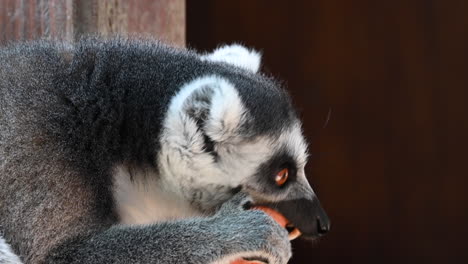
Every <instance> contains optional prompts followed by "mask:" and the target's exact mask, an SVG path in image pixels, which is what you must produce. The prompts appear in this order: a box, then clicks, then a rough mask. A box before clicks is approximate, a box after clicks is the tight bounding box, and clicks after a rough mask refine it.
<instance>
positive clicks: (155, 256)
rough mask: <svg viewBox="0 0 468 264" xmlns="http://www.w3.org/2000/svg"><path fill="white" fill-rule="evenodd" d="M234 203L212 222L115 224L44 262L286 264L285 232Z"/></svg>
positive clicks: (263, 217) (256, 212) (53, 253)
mask: <svg viewBox="0 0 468 264" xmlns="http://www.w3.org/2000/svg"><path fill="white" fill-rule="evenodd" d="M236 199H237V200H236ZM238 204H239V199H238V198H235V199H234V200H233V201H231V202H228V204H227V205H224V206H223V208H222V209H221V210H220V212H219V213H218V214H216V215H215V216H213V217H210V218H194V219H189V220H181V221H175V222H166V223H160V224H152V225H146V226H114V227H112V228H110V229H108V230H106V231H104V232H101V233H99V234H96V235H94V236H91V237H89V238H87V239H83V240H81V241H78V242H76V241H75V242H70V243H68V244H67V245H63V246H62V247H61V248H59V249H57V250H56V251H54V252H52V253H51V254H50V256H49V258H48V260H47V263H51V264H52V263H53V264H62V263H63V264H65V263H67V264H72V263H87V264H94V263H96V264H97V263H99V264H107V263H115V264H120V263H122V264H127V263H142V264H143V263H144V264H146V263H148V264H149V263H187V264H207V263H213V264H221V263H222V264H228V263H231V262H233V261H234V260H236V259H239V258H246V259H249V260H259V261H262V262H265V263H269V264H285V263H287V261H288V259H289V258H290V256H291V249H290V243H289V240H288V237H287V236H288V234H287V232H286V231H285V229H284V228H282V227H280V226H279V225H278V224H276V222H274V220H273V219H272V218H270V217H269V216H267V215H266V214H265V213H263V212H261V211H257V210H253V211H245V210H242V209H239V208H238V207H239V206H238Z"/></svg>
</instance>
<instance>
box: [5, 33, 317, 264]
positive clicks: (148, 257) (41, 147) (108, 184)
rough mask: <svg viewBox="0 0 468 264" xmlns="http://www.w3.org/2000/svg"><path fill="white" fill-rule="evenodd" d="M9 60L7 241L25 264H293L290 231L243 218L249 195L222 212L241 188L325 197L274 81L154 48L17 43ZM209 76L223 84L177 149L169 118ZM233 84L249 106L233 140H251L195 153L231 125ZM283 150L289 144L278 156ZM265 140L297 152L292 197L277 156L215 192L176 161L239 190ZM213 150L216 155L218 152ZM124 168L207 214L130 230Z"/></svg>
mask: <svg viewBox="0 0 468 264" xmlns="http://www.w3.org/2000/svg"><path fill="white" fill-rule="evenodd" d="M0 62H1V64H2V65H1V67H0V186H2V188H1V190H0V201H1V203H0V223H1V225H0V233H3V235H4V237H5V238H6V239H7V240H8V241H9V243H10V245H11V247H12V249H13V250H14V252H15V253H17V254H18V255H19V256H20V258H21V259H22V260H23V261H24V262H25V263H228V262H226V261H229V260H230V258H232V257H253V258H256V257H261V259H267V260H268V261H269V262H270V264H274V263H278V264H280V263H286V262H287V260H288V259H289V257H290V255H291V252H290V244H289V241H288V240H287V233H286V232H285V230H284V229H283V228H280V227H279V226H278V225H277V224H276V223H274V222H272V220H271V219H270V218H269V217H267V216H266V215H265V214H264V213H262V212H258V211H245V210H243V209H240V207H239V206H240V204H241V203H242V201H243V200H245V199H246V198H245V195H244V194H239V195H238V196H235V198H234V199H233V200H231V202H228V203H227V204H225V205H224V206H223V207H222V208H221V209H220V210H218V209H219V207H220V206H221V204H223V203H224V202H225V201H226V200H228V199H230V198H231V197H232V196H233V195H234V193H235V191H234V189H235V190H238V189H239V188H236V187H241V188H243V189H244V190H245V191H246V192H248V193H249V194H250V195H251V196H252V197H256V200H255V201H254V202H259V201H262V202H265V203H266V202H277V201H279V200H292V201H296V200H299V199H302V200H304V199H306V200H307V199H308V201H309V200H310V201H312V200H315V196H314V194H313V191H312V189H311V188H310V186H309V185H308V184H307V182H306V181H305V176H304V173H303V166H304V163H305V161H303V159H304V156H305V150H304V149H302V146H303V145H304V144H303V142H302V137H300V131H299V130H300V129H299V130H297V129H296V130H294V131H295V132H294V133H295V134H294V133H293V132H291V135H293V134H294V135H295V136H294V137H291V138H292V139H290V138H288V137H287V136H285V134H287V133H286V131H290V130H288V129H287V128H297V127H298V126H299V124H300V123H299V121H298V119H297V117H296V114H295V112H294V110H293V108H292V106H291V102H290V100H289V97H288V95H287V93H286V92H285V90H283V89H282V88H281V87H280V86H279V85H278V84H277V83H276V82H275V81H274V80H273V79H271V78H269V77H267V76H264V75H262V74H257V73H255V72H252V71H250V70H246V69H244V68H238V67H235V66H232V65H229V64H227V63H224V62H216V61H209V60H206V59H204V58H203V57H202V56H201V55H198V54H197V53H195V52H192V51H186V50H178V49H175V48H171V47H167V46H165V45H162V44H160V43H158V42H154V41H150V40H127V39H113V40H101V39H98V38H85V39H82V40H81V41H79V42H78V43H76V44H74V45H69V44H66V43H57V42H47V41H36V42H31V43H22V44H15V45H11V46H9V47H6V48H2V49H1V50H0ZM256 67H257V68H258V65H257V66H256ZM256 67H250V68H253V69H256ZM247 68H249V67H247ZM201 76H218V77H219V78H221V79H220V80H221V81H222V82H221V84H213V85H211V84H210V87H206V89H202V90H199V91H201V93H199V94H196V93H195V94H194V95H193V96H192V97H190V98H192V99H193V100H194V101H193V102H195V103H193V102H192V103H191V104H189V103H186V104H184V108H183V109H182V110H181V111H183V112H184V113H186V114H187V115H188V118H189V119H191V120H193V122H195V124H196V125H197V128H196V129H195V130H194V131H193V130H192V131H191V132H193V135H191V136H190V137H189V138H187V139H186V140H189V139H190V140H194V141H193V142H194V143H193V144H192V143H190V144H192V145H193V146H192V145H190V146H184V147H183V148H182V149H180V148H179V147H177V148H173V147H172V146H173V142H171V141H170V138H169V139H168V137H167V135H168V133H169V132H168V131H170V127H168V125H167V124H166V123H167V120H169V119H170V117H169V116H167V113H168V108H169V107H170V105H171V102H172V101H173V98H174V97H175V96H176V95H178V94H179V93H180V91H181V89H182V87H184V85H187V84H190V83H191V82H193V81H194V80H196V79H197V78H199V77H201ZM218 77H217V78H218ZM227 83H229V85H232V86H233V87H235V90H236V91H237V93H238V95H239V96H240V98H241V101H242V105H243V107H245V114H244V113H242V118H241V119H242V122H241V123H240V124H239V128H238V129H237V128H236V130H235V131H234V130H232V131H234V132H233V133H235V134H236V135H238V137H237V136H236V137H235V140H236V141H233V140H234V138H233V137H227V138H225V136H226V133H225V132H222V133H221V134H216V136H217V138H215V139H216V140H214V141H215V142H212V143H210V142H204V144H205V145H204V146H203V148H202V149H200V150H199V152H197V151H194V149H193V148H192V147H194V146H195V145H197V142H198V143H199V141H200V138H192V137H195V136H196V137H200V136H201V135H203V133H205V132H206V133H205V136H206V134H207V133H208V132H207V131H211V130H213V129H221V131H223V130H222V129H227V128H226V127H228V126H229V124H225V123H223V122H221V127H219V126H218V127H216V124H211V123H209V122H210V120H206V119H207V117H206V116H207V115H208V114H209V113H211V112H210V111H209V110H207V109H206V108H207V107H213V106H212V105H213V102H212V100H214V99H212V97H213V96H214V94H216V92H218V94H219V93H222V92H223V91H226V90H223V89H222V87H221V88H220V87H218V86H217V85H227ZM192 99H191V100H192ZM180 114H182V112H181V113H180ZM221 121H222V120H221ZM218 125H219V124H218ZM225 126H226V127H225ZM228 128H229V127H228ZM210 129H211V130H210ZM226 131H227V130H226ZM229 131H231V130H229ZM232 131H231V132H232ZM291 131H293V130H291ZM297 131H299V132H297ZM288 133H289V132H288ZM298 133H299V134H298ZM184 135H185V134H184ZM213 135H214V134H213ZM298 135H299V136H298ZM186 136H187V135H186ZM264 138H268V141H267V140H264ZM205 139H206V138H205ZM221 139H222V140H221ZM298 140H299V141H300V142H299V143H298ZM276 141H277V142H284V144H283V143H281V144H279V146H276V145H275V144H273V142H276ZM190 142H192V141H190ZM252 142H269V143H265V144H266V145H265V146H266V147H268V148H269V149H272V151H274V152H275V153H285V155H283V156H285V157H287V158H286V159H285V162H287V164H288V166H291V167H294V170H295V171H297V176H294V181H291V184H290V186H285V188H283V189H281V190H280V189H278V188H275V187H272V186H274V184H273V183H271V179H270V178H265V177H266V176H265V175H264V173H266V172H267V171H268V175H270V174H272V173H273V174H272V175H273V176H274V173H275V170H276V169H277V167H275V166H272V165H271V164H270V163H271V162H268V159H270V154H268V155H266V156H265V157H264V160H262V161H261V162H262V163H264V164H270V165H268V166H266V165H261V164H256V165H255V167H252V168H257V169H256V170H258V171H256V172H255V173H254V172H251V173H250V174H249V175H245V177H244V178H243V179H244V180H245V179H251V180H249V184H247V183H246V182H237V183H236V182H234V183H232V182H231V183H230V184H229V185H228V184H222V182H223V180H222V178H220V180H219V181H218V182H217V183H213V184H211V183H210V184H207V183H206V182H203V181H199V180H200V178H203V177H204V175H203V172H202V170H192V171H186V172H187V173H188V174H187V175H185V174H184V173H182V174H181V173H179V172H178V171H175V173H172V172H174V170H175V169H177V168H180V167H181V166H182V164H178V163H176V164H174V159H172V160H170V158H174V155H176V156H177V155H178V156H177V157H178V158H181V159H183V158H185V160H186V161H187V162H188V163H187V168H192V169H193V168H194V167H196V165H197V163H196V162H195V161H198V160H200V157H201V158H203V160H206V161H207V162H208V163H207V164H209V166H213V168H215V167H216V168H218V169H219V171H222V172H223V173H224V174H225V175H226V176H224V177H226V178H225V179H226V180H228V178H227V177H228V176H229V175H234V174H235V172H236V168H241V167H242V166H243V164H244V165H245V164H247V162H248V160H244V159H242V155H241V152H236V151H237V150H239V149H241V147H240V146H248V145H249V144H253V143H252ZM210 144H214V145H215V147H213V149H212V150H211V149H210V151H208V149H209V147H208V145H210ZM296 146H299V150H298V149H297V147H296ZM184 151H186V152H187V153H188V154H184ZM211 151H212V152H211ZM208 152H210V153H208ZM161 153H162V154H161ZM164 153H167V154H164ZM177 153H179V154H180V155H179V154H177ZM233 153H234V154H235V155H237V156H232V155H234V154H233ZM184 155H188V156H184ZM206 155H211V156H210V158H206ZM229 155H231V156H232V157H239V158H238V159H236V158H232V157H231V158H229V159H228V158H226V157H227V156H229ZM186 157H190V159H188V158H186ZM193 157H195V158H198V159H195V158H194V159H192V158H193ZM275 159H277V160H279V161H280V162H283V160H281V158H279V159H278V158H277V156H275ZM236 160H237V161H236ZM171 162H172V163H171ZM190 162H192V163H190ZM242 162H244V163H242ZM231 163H234V164H236V166H237V167H235V166H234V165H232V164H231ZM231 165H232V166H231ZM119 166H120V167H124V168H125V171H127V172H128V177H129V178H130V179H131V180H134V181H146V180H149V181H154V182H155V183H156V184H159V185H160V186H162V188H163V189H170V188H169V187H168V186H169V185H167V186H166V185H164V184H165V182H168V181H175V179H177V181H175V186H176V188H177V187H178V186H180V190H177V191H180V193H179V194H177V192H175V193H172V194H171V195H175V196H177V195H178V196H179V197H180V199H181V201H183V202H187V203H188V206H191V207H192V208H193V210H194V211H196V212H198V213H199V216H198V217H192V218H187V219H178V220H173V221H166V222H160V223H152V224H149V225H138V226H137V225H123V224H121V218H122V215H121V214H120V212H119V210H118V206H119V204H118V202H116V199H117V198H116V197H118V196H116V194H115V191H116V190H115V184H116V183H115V179H116V178H115V177H116V176H115V169H116V167H119ZM276 166H279V165H278V164H277V165H276ZM132 172H138V173H132ZM141 172H143V173H141ZM223 173H221V174H220V175H219V177H223V175H222V174H223ZM262 173H263V175H262ZM125 175H127V174H125ZM177 177H179V178H180V179H179V178H177ZM216 177H218V176H216ZM249 177H250V178H249ZM268 177H270V176H268ZM148 178H150V179H148ZM296 178H297V180H296ZM179 184H180V185H179ZM265 185H272V186H269V187H267V186H265ZM295 190H300V191H299V192H296V191H295ZM236 192H237V191H236ZM182 196H183V197H182ZM171 197H172V196H171ZM271 197H273V198H271ZM313 217H316V216H315V215H313ZM323 217H324V216H323ZM312 222H314V223H315V222H316V221H315V218H314V219H313V220H312ZM313 228H315V229H317V227H316V226H315V224H314V226H313ZM0 259H1V253H0Z"/></svg>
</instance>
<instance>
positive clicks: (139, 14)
mask: <svg viewBox="0 0 468 264" xmlns="http://www.w3.org/2000/svg"><path fill="white" fill-rule="evenodd" d="M86 34H100V35H104V36H109V35H116V34H119V35H128V34H143V35H149V36H153V37H155V38H158V39H161V40H163V41H165V42H168V43H172V44H174V45H178V46H183V45H184V44H185V0H138V1H137V0H0V44H3V43H6V42H8V41H11V40H29V39H37V38H47V39H64V40H69V41H74V40H76V39H78V38H79V37H80V36H82V35H86Z"/></svg>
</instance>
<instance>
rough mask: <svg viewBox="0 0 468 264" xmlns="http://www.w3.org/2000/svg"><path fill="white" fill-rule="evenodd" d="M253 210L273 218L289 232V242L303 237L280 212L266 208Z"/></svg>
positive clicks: (261, 207)
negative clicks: (260, 211)
mask: <svg viewBox="0 0 468 264" xmlns="http://www.w3.org/2000/svg"><path fill="white" fill-rule="evenodd" d="M252 209H256V210H262V211H264V212H265V213H267V214H268V215H269V216H271V218H273V219H274V220H275V221H276V222H277V223H278V224H279V225H280V226H282V227H284V228H285V229H286V230H287V231H288V233H289V236H288V237H289V240H294V239H296V238H298V237H299V236H301V234H302V233H301V231H300V230H299V229H298V228H297V227H295V226H294V225H293V224H292V223H291V222H290V221H289V220H288V219H287V218H286V217H285V216H284V215H282V214H281V213H279V212H278V211H276V210H274V209H272V208H270V207H266V206H253V207H252Z"/></svg>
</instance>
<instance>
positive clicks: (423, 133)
mask: <svg viewBox="0 0 468 264" xmlns="http://www.w3.org/2000/svg"><path fill="white" fill-rule="evenodd" d="M186 25H187V45H188V46H189V47H193V48H196V49H199V50H212V49H213V48H215V47H216V46H217V45H219V44H220V43H232V42H240V43H243V44H246V45H248V46H250V47H254V48H257V49H259V50H261V51H262V52H263V62H264V63H263V65H264V70H265V71H266V72H268V73H271V74H273V75H274V76H278V77H279V78H281V79H282V80H284V81H286V83H287V87H288V89H289V90H290V92H291V94H292V96H293V98H294V102H295V103H296V105H297V106H298V107H299V110H300V113H301V116H302V119H303V121H304V130H305V133H306V136H307V138H308V139H309V141H310V152H311V159H310V161H309V164H308V166H307V172H308V175H309V180H310V182H311V183H312V186H313V187H314V189H315V191H316V192H317V193H318V196H319V198H320V200H321V201H322V204H323V206H324V207H325V209H326V210H327V212H328V214H329V216H330V218H331V221H332V230H331V232H330V233H329V234H328V235H327V236H326V237H324V238H323V239H321V241H320V242H319V243H312V244H311V243H307V242H302V241H294V244H293V247H294V252H295V254H294V257H293V260H292V261H291V263H304V264H305V263H315V264H318V263H328V264H331V263H360V264H365V263H439V264H440V263H468V242H467V238H468V237H467V236H468V195H467V193H468V191H467V190H466V189H467V188H468V172H467V165H468V153H467V151H468V140H467V137H468V118H467V116H468V107H467V105H468V103H467V100H468V1H465V0H459V1H456V0H439V1H437V0H433V1H429V0H420V1H417V0H392V1H375V0H353V1H348V0H304V1H288V2H286V1H271V0H270V1H268V0H264V1H259V0H257V1H217V0H209V1H208V0H206V1H187V24H186Z"/></svg>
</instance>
